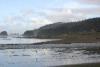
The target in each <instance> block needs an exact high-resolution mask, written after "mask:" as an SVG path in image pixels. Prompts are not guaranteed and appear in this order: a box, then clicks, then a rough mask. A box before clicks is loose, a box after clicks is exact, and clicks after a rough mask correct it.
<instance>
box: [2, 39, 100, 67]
mask: <svg viewBox="0 0 100 67" xmlns="http://www.w3.org/2000/svg"><path fill="white" fill-rule="evenodd" d="M0 41H1V42H0V43H1V44H0V59H1V60H0V67H66V65H67V67H68V66H70V67H74V66H75V65H76V67H78V66H79V67H80V65H82V66H84V64H85V65H86V64H91V63H92V64H93V63H96V64H94V66H95V67H97V66H96V65H99V62H100V43H99V42H98V43H70V44H34V45H33V44H31V43H36V42H44V41H48V40H40V39H15V40H14V39H13V40H10V39H3V40H2V39H1V40H0ZM77 65H78V66H77ZM82 66H81V67H82ZM85 67H86V66H85Z"/></svg>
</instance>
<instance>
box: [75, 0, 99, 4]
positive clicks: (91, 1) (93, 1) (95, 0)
mask: <svg viewBox="0 0 100 67" xmlns="http://www.w3.org/2000/svg"><path fill="white" fill-rule="evenodd" d="M76 1H79V2H81V3H87V4H95V5H100V0H76Z"/></svg>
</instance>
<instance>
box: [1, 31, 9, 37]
mask: <svg viewBox="0 0 100 67" xmlns="http://www.w3.org/2000/svg"><path fill="white" fill-rule="evenodd" d="M0 36H2V37H6V36H8V33H7V32H6V31H2V32H1V33H0Z"/></svg>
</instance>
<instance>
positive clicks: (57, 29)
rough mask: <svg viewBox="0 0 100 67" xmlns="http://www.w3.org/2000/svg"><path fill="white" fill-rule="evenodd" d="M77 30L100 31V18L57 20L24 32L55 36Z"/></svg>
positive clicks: (31, 35) (25, 33)
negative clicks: (69, 20)
mask: <svg viewBox="0 0 100 67" xmlns="http://www.w3.org/2000/svg"><path fill="white" fill-rule="evenodd" d="M77 32H100V18H91V19H86V20H83V21H77V22H57V23H54V24H49V25H46V26H43V27H41V28H39V29H37V30H30V31H26V32H24V34H23V35H24V36H26V37H53V36H59V35H63V34H69V33H77Z"/></svg>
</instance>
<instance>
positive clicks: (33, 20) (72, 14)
mask: <svg viewBox="0 0 100 67" xmlns="http://www.w3.org/2000/svg"><path fill="white" fill-rule="evenodd" d="M92 17H100V0H0V31H3V30H6V31H8V32H9V33H14V32H21V33H22V32H24V31H25V30H31V29H36V28H39V27H40V26H43V25H45V24H50V23H54V22H71V21H78V20H82V19H85V18H92Z"/></svg>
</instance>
